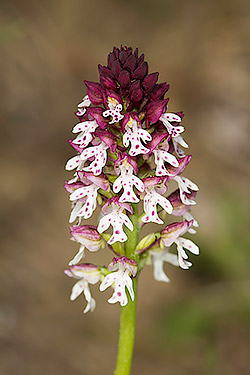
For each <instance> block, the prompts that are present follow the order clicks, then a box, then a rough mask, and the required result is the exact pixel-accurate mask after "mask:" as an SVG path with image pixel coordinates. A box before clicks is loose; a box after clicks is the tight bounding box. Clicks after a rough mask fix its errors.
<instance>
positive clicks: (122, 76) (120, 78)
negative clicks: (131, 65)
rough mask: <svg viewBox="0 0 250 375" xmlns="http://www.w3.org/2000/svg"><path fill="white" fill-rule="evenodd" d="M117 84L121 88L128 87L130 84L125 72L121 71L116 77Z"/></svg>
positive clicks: (127, 73) (128, 76)
mask: <svg viewBox="0 0 250 375" xmlns="http://www.w3.org/2000/svg"><path fill="white" fill-rule="evenodd" d="M118 82H119V83H120V85H121V86H122V87H128V86H129V84H130V74H129V72H128V71H127V70H122V71H121V73H120V74H119V76H118Z"/></svg>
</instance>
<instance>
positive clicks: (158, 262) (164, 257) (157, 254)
mask: <svg viewBox="0 0 250 375" xmlns="http://www.w3.org/2000/svg"><path fill="white" fill-rule="evenodd" d="M155 250H156V251H150V254H151V261H152V264H153V269H154V270H153V273H154V278H155V280H156V281H164V282H165V283H169V281H170V280H169V278H168V276H167V275H166V274H165V272H164V269H163V265H164V262H167V263H170V264H172V265H174V266H179V262H178V257H177V255H176V254H172V253H169V251H168V249H166V250H163V251H162V249H160V248H159V249H155ZM160 250H161V251H160Z"/></svg>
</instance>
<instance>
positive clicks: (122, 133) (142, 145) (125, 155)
mask: <svg viewBox="0 0 250 375" xmlns="http://www.w3.org/2000/svg"><path fill="white" fill-rule="evenodd" d="M98 70H99V81H98V82H91V81H86V80H85V81H84V83H85V86H86V91H87V92H86V94H85V96H84V97H83V100H82V102H80V103H79V104H78V106H77V112H76V113H75V114H76V116H77V121H76V124H75V125H74V126H73V129H72V133H73V134H74V136H75V138H74V139H70V140H69V144H70V146H71V147H72V148H73V150H74V152H75V154H74V155H72V156H71V157H70V159H69V160H68V161H67V163H66V166H65V168H66V170H67V171H72V173H73V176H72V177H71V178H70V179H69V181H68V182H66V183H65V185H64V186H65V189H66V191H67V192H68V193H69V200H70V201H71V206H72V210H71V214H70V217H69V222H70V223H71V225H72V226H71V227H70V233H71V235H72V239H73V240H74V241H75V242H77V243H78V244H79V245H80V248H79V249H78V251H77V253H76V254H75V255H74V256H73V258H72V259H71V260H70V261H69V266H70V268H69V269H68V270H65V273H66V275H67V276H69V277H73V278H76V279H77V280H78V281H77V283H76V284H75V285H74V286H73V289H72V293H71V297H70V298H71V300H74V299H75V298H77V297H78V296H79V295H80V294H82V293H83V294H84V296H85V299H86V301H87V306H86V308H85V310H84V312H87V311H93V310H94V308H95V300H94V299H93V298H92V296H91V294H90V290H89V284H97V283H100V285H99V290H100V291H101V292H103V291H104V290H106V289H107V288H108V287H111V288H113V294H112V296H111V297H110V298H109V299H108V302H109V303H111V304H114V303H119V304H120V306H121V307H122V310H121V311H122V312H121V330H120V338H119V352H118V360H117V367H116V375H121V374H123V375H128V374H129V371H130V366H131V360H132V352H133V350H132V349H133V342H134V327H135V306H136V286H137V280H138V277H139V274H140V272H141V271H142V269H143V268H144V266H145V265H149V264H151V265H152V266H153V275H154V278H155V279H156V280H158V281H164V282H169V278H168V276H167V275H166V274H165V271H164V264H165V262H166V263H169V264H172V265H174V266H179V267H180V268H182V269H188V268H190V266H191V262H189V260H188V251H189V252H191V253H193V254H195V255H198V253H199V248H198V247H197V246H196V245H195V244H194V243H193V242H192V241H191V240H190V239H188V238H184V237H183V235H184V234H187V233H189V234H191V235H192V234H194V233H195V232H196V230H195V228H197V227H198V222H197V221H196V220H195V219H194V218H193V216H192V213H191V212H190V211H191V209H192V208H193V206H194V205H195V204H196V201H195V198H196V193H197V191H198V186H197V185H196V184H195V183H194V182H192V181H191V180H189V179H188V178H186V177H183V175H182V174H183V172H184V170H186V168H187V166H188V164H189V163H190V161H191V158H192V156H191V155H185V154H184V151H183V150H182V148H184V149H185V148H186V149H187V148H188V145H187V143H186V142H185V140H184V138H183V133H184V131H185V128H184V126H183V125H182V120H183V116H184V115H183V113H182V112H173V111H172V112H170V111H169V108H168V106H169V98H166V97H165V96H166V93H167V91H168V89H169V85H168V84H167V83H166V82H163V83H157V82H158V79H159V73H158V72H153V73H149V68H148V63H147V62H146V61H145V59H144V55H143V54H142V55H139V53H138V49H137V48H136V49H135V50H134V51H133V49H132V48H130V47H123V46H121V47H120V48H116V47H114V49H113V51H112V52H111V53H110V54H109V55H108V59H107V65H106V66H103V65H98ZM175 183H176V184H177V188H176V190H175V191H171V189H172V185H174V184H175ZM97 212H99V215H95V214H96V213H97ZM94 213H95V214H94ZM171 215H173V216H175V217H177V218H178V220H179V221H174V222H172V223H171ZM90 218H91V219H93V220H94V221H95V223H94V224H95V225H89V223H87V224H86V225H82V221H83V220H88V219H90ZM165 219H167V222H168V224H167V225H166V224H165V225H164V222H165ZM151 223H156V224H157V225H158V226H159V231H156V232H153V233H150V234H148V235H146V236H145V237H143V238H140V233H141V228H142V227H144V226H146V227H147V226H148V227H149V225H151ZM163 225H164V226H163ZM160 226H163V227H160ZM149 228H150V227H149ZM105 246H106V249H107V250H108V251H110V252H111V253H112V256H113V255H114V257H113V260H112V261H111V263H109V264H108V266H100V265H97V266H95V265H93V264H90V263H84V264H79V262H81V261H82V259H83V258H84V257H85V256H86V257H88V256H90V255H91V253H92V252H98V251H100V249H102V248H105ZM124 348H126V356H124V355H123V354H122V353H124V351H123V350H125V349H124ZM125 357H126V358H125Z"/></svg>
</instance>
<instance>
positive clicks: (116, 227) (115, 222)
mask: <svg viewBox="0 0 250 375" xmlns="http://www.w3.org/2000/svg"><path fill="white" fill-rule="evenodd" d="M122 211H123V208H122V207H119V206H118V205H116V204H115V203H112V205H111V212H110V213H108V214H107V215H104V216H103V217H102V218H101V219H100V222H99V225H98V227H97V230H98V232H99V233H103V232H104V231H105V230H107V229H108V228H109V227H110V225H112V227H113V234H112V236H111V237H110V239H109V240H108V244H110V245H112V244H113V243H114V242H116V241H120V242H125V241H127V238H128V237H127V235H126V233H125V232H124V231H123V224H125V225H126V226H127V227H128V229H130V230H131V231H132V230H133V224H132V223H131V221H130V220H129V218H128V216H127V215H125V214H123V213H122Z"/></svg>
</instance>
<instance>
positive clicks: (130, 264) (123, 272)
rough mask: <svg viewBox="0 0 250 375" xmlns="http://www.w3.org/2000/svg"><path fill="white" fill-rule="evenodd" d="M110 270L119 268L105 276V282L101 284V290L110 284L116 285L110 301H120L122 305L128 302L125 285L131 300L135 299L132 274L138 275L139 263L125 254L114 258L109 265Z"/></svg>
mask: <svg viewBox="0 0 250 375" xmlns="http://www.w3.org/2000/svg"><path fill="white" fill-rule="evenodd" d="M117 269H118V270H117ZM108 270H109V271H115V270H117V271H116V272H111V273H110V274H108V275H107V276H105V278H104V280H103V282H102V283H101V285H100V291H103V290H105V289H107V288H108V287H109V286H111V285H114V293H113V295H112V297H111V298H110V299H109V300H108V302H109V303H116V302H120V304H121V306H125V305H126V304H127V303H128V297H127V294H126V290H125V287H126V288H127V289H128V292H129V294H130V297H131V300H132V301H134V298H135V295H134V290H133V283H132V279H131V278H130V275H133V276H135V275H136V271H137V263H136V262H135V261H134V260H132V259H129V258H127V257H124V256H123V257H119V258H113V260H112V262H111V263H110V264H109V266H108Z"/></svg>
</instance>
